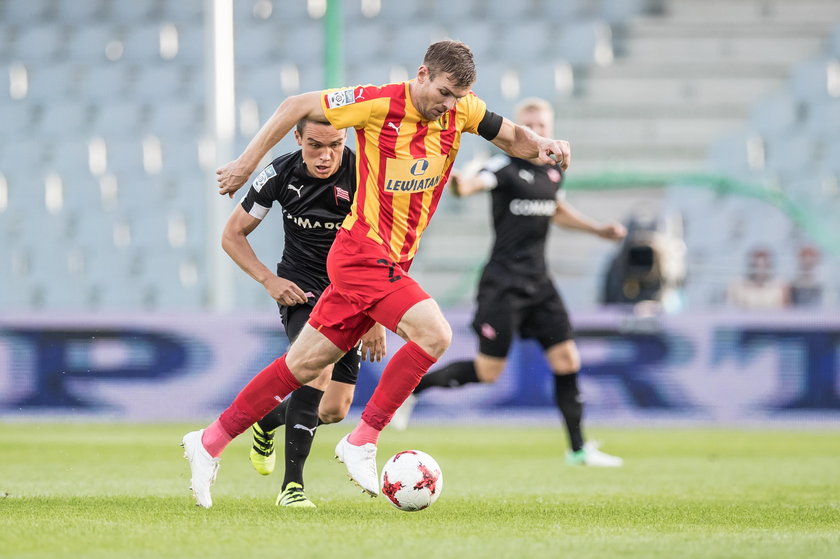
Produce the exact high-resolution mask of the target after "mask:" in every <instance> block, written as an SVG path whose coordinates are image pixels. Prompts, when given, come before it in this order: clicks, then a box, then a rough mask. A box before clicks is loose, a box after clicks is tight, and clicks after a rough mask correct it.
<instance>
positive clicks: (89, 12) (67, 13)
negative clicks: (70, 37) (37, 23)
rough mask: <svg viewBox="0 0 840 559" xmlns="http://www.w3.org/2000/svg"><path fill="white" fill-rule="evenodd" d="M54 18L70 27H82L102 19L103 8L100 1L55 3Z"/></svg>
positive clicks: (76, 0) (75, 0)
mask: <svg viewBox="0 0 840 559" xmlns="http://www.w3.org/2000/svg"><path fill="white" fill-rule="evenodd" d="M54 10H55V11H54V14H53V15H54V17H55V19H56V20H57V21H59V22H61V23H63V24H70V26H72V27H77V26H78V27H83V26H85V25H89V24H91V23H92V22H95V21H98V20H100V19H102V18H103V17H104V15H105V6H104V3H103V2H102V0H72V1H71V2H67V1H64V2H56V4H55V8H54Z"/></svg>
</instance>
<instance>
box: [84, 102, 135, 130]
mask: <svg viewBox="0 0 840 559" xmlns="http://www.w3.org/2000/svg"><path fill="white" fill-rule="evenodd" d="M144 113H145V107H144V106H143V105H140V104H138V103H135V102H129V101H124V100H116V101H114V102H112V103H106V104H99V105H97V106H95V107H94V117H93V124H92V126H91V129H92V132H93V133H95V134H98V135H100V136H104V137H105V138H107V139H122V138H130V137H134V136H136V135H137V131H138V130H140V129H141V128H142V127H143V124H144V122H145V117H144Z"/></svg>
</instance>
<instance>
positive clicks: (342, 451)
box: [335, 434, 379, 497]
mask: <svg viewBox="0 0 840 559" xmlns="http://www.w3.org/2000/svg"><path fill="white" fill-rule="evenodd" d="M348 437H350V435H349V434H347V435H344V437H342V439H341V440H340V441H338V444H337V445H335V457H336V458H338V461H339V462H342V463H344V465H345V466H346V467H347V473H348V474H349V475H350V479H352V480H353V481H354V482H356V484H357V485H358V486H359V487H361V488H362V489H363V490H364V491H365V493H367V494H368V495H370V496H371V497H376V496H377V495H379V475H378V474H377V473H376V445H375V444H373V443H365V444H363V445H362V446H356V445H354V444H350V441H349V440H347V439H348Z"/></svg>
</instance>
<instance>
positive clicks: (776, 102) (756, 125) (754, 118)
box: [750, 89, 799, 135]
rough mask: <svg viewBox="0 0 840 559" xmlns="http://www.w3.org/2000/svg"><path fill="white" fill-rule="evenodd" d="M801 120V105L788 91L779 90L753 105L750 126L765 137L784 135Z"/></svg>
mask: <svg viewBox="0 0 840 559" xmlns="http://www.w3.org/2000/svg"><path fill="white" fill-rule="evenodd" d="M798 120H799V103H797V101H796V99H794V97H793V95H792V94H791V92H790V91H789V90H787V89H780V90H777V91H775V92H773V93H771V94H770V95H766V96H764V97H762V98H761V99H759V100H758V101H756V102H755V103H753V105H752V109H751V111H750V125H751V127H752V128H753V129H755V130H756V131H758V132H759V133H761V134H763V135H772V134H778V133H783V132H785V131H788V130H790V129H791V128H793V127H794V126H795V125H796V124H797V122H798Z"/></svg>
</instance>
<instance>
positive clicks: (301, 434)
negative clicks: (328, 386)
mask: <svg viewBox="0 0 840 559" xmlns="http://www.w3.org/2000/svg"><path fill="white" fill-rule="evenodd" d="M323 395H324V391H323V390H318V389H317V388H312V387H311V386H302V387H300V388H298V389H297V390H295V391H294V392H292V395H291V397H289V398H287V401H288V402H289V408H288V410H286V477H284V478H283V488H284V489H285V488H286V485H288V484H289V483H290V482H292V481H294V482H296V483H299V484H301V485H303V466H304V464H305V463H306V459H307V457H309V452H310V450H311V449H312V439H314V438H315V429H317V427H318V405H319V404H320V403H321V397H322V396H323Z"/></svg>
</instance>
